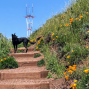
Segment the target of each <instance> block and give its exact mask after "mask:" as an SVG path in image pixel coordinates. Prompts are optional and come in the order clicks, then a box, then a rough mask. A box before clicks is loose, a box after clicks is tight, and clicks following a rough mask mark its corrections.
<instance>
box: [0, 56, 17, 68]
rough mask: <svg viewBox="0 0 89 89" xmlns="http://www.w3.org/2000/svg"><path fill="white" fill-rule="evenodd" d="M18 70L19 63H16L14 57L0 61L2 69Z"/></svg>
mask: <svg viewBox="0 0 89 89" xmlns="http://www.w3.org/2000/svg"><path fill="white" fill-rule="evenodd" d="M12 68H18V63H17V62H16V61H15V59H14V57H12V56H9V57H6V56H5V57H4V56H3V58H2V59H0V69H12Z"/></svg>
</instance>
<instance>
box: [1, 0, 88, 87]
mask: <svg viewBox="0 0 89 89" xmlns="http://www.w3.org/2000/svg"><path fill="white" fill-rule="evenodd" d="M38 36H43V37H41V38H40V40H39V41H38V43H37V45H36V47H35V50H39V51H41V52H42V53H43V54H44V59H42V60H41V61H40V62H39V63H38V64H40V65H45V66H46V69H48V70H50V72H49V73H48V76H47V78H51V77H53V78H62V77H63V76H65V80H66V81H70V80H73V81H74V82H75V84H72V85H70V87H71V89H89V0H76V2H74V1H72V2H71V5H70V6H69V7H68V8H66V11H65V12H62V13H59V14H58V15H55V16H54V17H52V18H50V19H49V20H47V21H46V23H45V24H43V26H42V27H40V28H39V29H38V30H36V31H34V33H33V34H32V35H31V36H30V37H29V39H30V40H31V41H33V40H34V41H35V39H36V38H37V37H38ZM22 46H23V44H22V43H21V44H20V45H19V46H18V47H22ZM29 46H30V44H29ZM10 48H13V45H12V41H11V40H8V39H7V38H6V37H4V36H3V35H2V34H1V33H0V69H5V68H17V67H18V65H17V62H16V61H15V60H14V58H13V57H8V56H7V54H8V53H10V50H9V49H10ZM12 60H13V61H12ZM44 62H45V63H44ZM42 63H43V64H42Z"/></svg>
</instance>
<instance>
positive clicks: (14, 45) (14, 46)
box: [14, 45, 16, 53]
mask: <svg viewBox="0 0 89 89" xmlns="http://www.w3.org/2000/svg"><path fill="white" fill-rule="evenodd" d="M14 53H16V52H15V45H14Z"/></svg>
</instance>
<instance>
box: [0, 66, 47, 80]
mask: <svg viewBox="0 0 89 89" xmlns="http://www.w3.org/2000/svg"><path fill="white" fill-rule="evenodd" d="M47 75H48V70H46V69H45V67H37V66H34V67H32V66H30V67H28V66H26V67H19V68H16V69H4V70H0V79H1V80H5V79H24V78H27V79H39V78H45V77H47Z"/></svg>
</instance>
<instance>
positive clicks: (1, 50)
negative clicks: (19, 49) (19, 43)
mask: <svg viewBox="0 0 89 89" xmlns="http://www.w3.org/2000/svg"><path fill="white" fill-rule="evenodd" d="M9 49H10V44H9V41H8V39H7V38H6V37H4V36H3V35H2V34H1V33H0V58H1V57H2V56H4V55H7V54H8V53H10V50H9Z"/></svg>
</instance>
